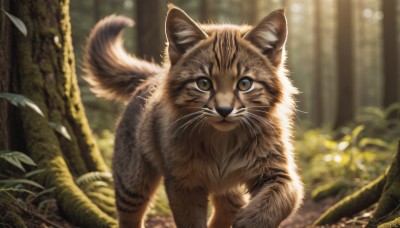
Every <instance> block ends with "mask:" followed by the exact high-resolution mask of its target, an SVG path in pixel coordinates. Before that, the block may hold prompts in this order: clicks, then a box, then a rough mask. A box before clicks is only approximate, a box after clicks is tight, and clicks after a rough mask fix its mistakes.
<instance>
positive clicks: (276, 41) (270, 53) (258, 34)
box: [243, 10, 287, 66]
mask: <svg viewBox="0 0 400 228" xmlns="http://www.w3.org/2000/svg"><path fill="white" fill-rule="evenodd" d="M286 37H287V23H286V17H285V13H284V10H277V11H274V12H272V13H271V14H269V15H268V16H266V17H265V18H264V19H262V20H261V22H260V23H259V24H258V25H257V26H256V27H254V28H253V29H252V30H250V31H249V32H247V33H246V34H245V35H244V37H243V38H244V39H246V40H248V41H249V42H250V43H252V44H253V45H255V46H256V47H257V48H258V49H259V50H260V51H261V53H262V54H264V55H265V56H267V57H268V59H270V61H271V63H272V64H273V65H274V66H278V65H279V64H280V63H281V62H282V52H283V48H284V45H285V42H286Z"/></svg>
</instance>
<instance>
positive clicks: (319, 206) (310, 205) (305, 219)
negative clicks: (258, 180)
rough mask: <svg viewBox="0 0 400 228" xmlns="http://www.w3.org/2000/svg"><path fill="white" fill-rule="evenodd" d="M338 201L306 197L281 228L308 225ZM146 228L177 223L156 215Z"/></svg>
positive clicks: (163, 227)
mask: <svg viewBox="0 0 400 228" xmlns="http://www.w3.org/2000/svg"><path fill="white" fill-rule="evenodd" d="M336 201H337V200H336V199H326V200H324V201H321V202H318V203H315V202H313V201H312V200H310V199H308V198H306V199H305V200H304V203H303V205H302V207H301V208H300V210H299V211H298V213H297V214H295V215H293V216H291V217H290V218H288V219H286V220H285V221H284V222H283V223H282V224H281V228H302V227H308V226H310V224H312V223H313V222H314V221H315V220H316V219H317V218H318V217H319V216H320V215H321V214H322V213H323V212H324V211H325V210H326V209H328V208H329V207H330V206H331V205H333V204H334V203H335V202H336ZM146 228H175V225H174V222H173V219H172V217H171V216H154V217H149V218H148V219H147V221H146Z"/></svg>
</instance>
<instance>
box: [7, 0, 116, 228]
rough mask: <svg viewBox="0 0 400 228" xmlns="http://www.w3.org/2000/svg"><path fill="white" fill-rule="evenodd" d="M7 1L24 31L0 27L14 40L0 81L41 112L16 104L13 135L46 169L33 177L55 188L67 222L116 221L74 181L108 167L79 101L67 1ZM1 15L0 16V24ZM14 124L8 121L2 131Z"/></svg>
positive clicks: (95, 223)
mask: <svg viewBox="0 0 400 228" xmlns="http://www.w3.org/2000/svg"><path fill="white" fill-rule="evenodd" d="M2 4H3V1H2ZM11 4H12V7H11V9H12V10H11V11H10V13H12V14H14V15H15V16H17V17H18V18H20V19H21V20H22V21H23V22H24V24H25V25H26V27H27V30H28V35H27V36H26V37H25V36H23V35H22V34H21V33H20V32H19V31H17V30H16V29H15V26H12V27H1V29H2V34H4V32H9V29H12V30H13V33H12V40H13V41H14V40H15V43H14V44H13V49H12V50H13V52H12V56H11V58H10V59H11V60H10V61H9V63H8V65H6V66H4V67H3V66H2V70H3V69H8V70H6V71H7V73H5V74H3V73H2V74H1V78H0V81H1V82H4V81H9V82H10V81H11V79H12V78H16V79H17V80H15V81H11V82H10V83H9V86H8V89H7V90H10V88H13V89H12V90H10V91H13V92H16V93H20V94H22V95H24V96H26V97H28V98H29V99H31V100H32V101H33V102H34V103H35V104H37V105H38V106H39V107H40V109H41V110H42V112H43V113H44V116H45V117H42V116H40V115H38V114H37V113H35V112H33V111H32V110H30V109H26V108H22V109H19V113H20V118H19V119H18V120H17V121H18V122H19V123H21V125H22V131H21V132H18V134H17V135H18V136H19V138H21V136H22V138H23V139H24V140H21V141H20V144H21V143H23V144H25V146H24V147H25V148H26V150H25V151H23V152H26V153H27V154H28V155H30V157H31V158H32V159H33V160H34V161H35V162H36V163H37V166H38V167H37V168H38V169H44V170H46V171H45V172H43V173H41V174H38V181H39V182H40V183H41V184H43V185H44V186H46V187H47V188H51V187H54V188H55V190H54V195H55V198H56V200H57V203H58V205H59V209H60V210H61V211H62V212H63V214H64V215H65V216H66V217H67V218H68V219H69V220H70V221H71V222H73V223H76V224H78V225H80V226H83V227H109V226H112V225H115V224H116V222H115V220H114V219H113V218H111V217H110V216H108V215H107V214H106V213H105V212H103V211H102V210H101V209H99V207H98V206H96V204H95V203H94V202H93V201H92V200H90V199H89V198H88V197H87V196H86V195H85V194H84V193H83V191H82V190H81V189H80V188H78V186H77V185H76V184H75V182H74V179H75V178H76V177H78V176H81V175H83V174H85V173H87V172H91V171H102V172H105V171H107V170H108V168H107V167H106V165H105V164H104V161H103V159H102V157H101V155H100V153H99V151H98V149H97V147H96V145H95V144H94V142H93V139H92V133H91V131H90V129H89V126H88V123H87V119H86V117H85V111H84V109H83V106H82V103H81V100H80V92H79V88H78V85H77V79H76V75H75V63H74V56H73V52H72V42H71V31H70V30H71V25H70V19H69V1H68V0H59V1H54V0H20V1H17V2H15V1H11ZM3 20H4V18H3V17H2V21H1V23H0V24H3ZM3 29H5V30H3ZM1 41H2V43H1V45H0V46H2V47H4V46H7V45H9V43H6V41H4V40H3V36H2V38H1ZM3 42H5V43H3ZM1 52H3V51H1ZM1 61H3V60H1ZM2 89H3V88H2ZM7 90H5V91H7ZM2 91H3V90H2ZM1 112H2V113H3V112H4V111H3V110H2V111H1ZM11 123H13V122H11ZM49 123H57V124H61V125H63V126H65V128H66V130H67V132H68V134H69V135H70V138H71V139H70V140H68V139H66V138H65V137H63V136H62V135H59V134H57V133H55V131H54V130H53V128H52V127H51V126H50V125H49ZM13 128H14V126H13V125H11V126H9V127H8V128H7V131H10V129H13ZM2 137H3V136H2ZM2 141H3V140H2ZM10 149H15V148H10Z"/></svg>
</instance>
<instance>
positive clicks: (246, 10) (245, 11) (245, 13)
mask: <svg viewBox="0 0 400 228" xmlns="http://www.w3.org/2000/svg"><path fill="white" fill-rule="evenodd" d="M259 3H260V2H259V0H249V1H241V7H240V10H241V11H242V12H241V14H242V18H244V19H245V20H246V21H247V22H248V23H249V24H250V25H256V24H257V23H258V19H259Z"/></svg>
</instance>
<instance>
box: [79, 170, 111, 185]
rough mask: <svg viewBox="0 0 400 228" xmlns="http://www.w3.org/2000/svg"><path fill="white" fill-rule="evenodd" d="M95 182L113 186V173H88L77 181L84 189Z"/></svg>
mask: <svg viewBox="0 0 400 228" xmlns="http://www.w3.org/2000/svg"><path fill="white" fill-rule="evenodd" d="M95 181H104V182H105V183H107V184H109V185H112V184H113V179H112V175H111V173H108V172H90V173H86V174H84V175H82V176H80V177H78V178H77V179H76V181H75V182H76V184H77V185H78V186H79V187H81V188H83V187H85V186H87V185H89V184H91V183H92V182H95Z"/></svg>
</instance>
